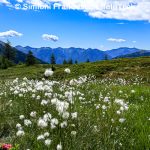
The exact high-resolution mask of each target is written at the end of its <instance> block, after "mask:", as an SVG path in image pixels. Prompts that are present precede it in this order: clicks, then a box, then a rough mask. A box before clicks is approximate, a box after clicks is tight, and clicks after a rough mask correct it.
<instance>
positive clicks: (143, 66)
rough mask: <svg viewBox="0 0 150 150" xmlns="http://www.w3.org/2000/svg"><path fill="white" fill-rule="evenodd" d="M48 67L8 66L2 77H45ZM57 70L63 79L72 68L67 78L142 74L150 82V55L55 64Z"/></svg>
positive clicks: (116, 76) (57, 74)
mask: <svg viewBox="0 0 150 150" xmlns="http://www.w3.org/2000/svg"><path fill="white" fill-rule="evenodd" d="M46 68H51V65H46V64H45V65H40V64H39V65H35V66H32V67H26V66H24V65H18V66H16V67H12V68H8V69H7V70H0V79H14V78H16V77H19V78H23V77H25V76H26V77H28V78H31V79H32V78H36V79H41V78H43V77H44V76H43V74H44V71H45V69H46ZM55 68H56V71H55V73H54V76H53V78H55V79H63V78H65V77H66V74H65V73H64V69H65V68H70V69H71V72H72V73H71V74H70V75H68V76H67V78H74V77H78V76H82V75H88V74H93V75H95V76H96V77H97V78H105V77H111V78H118V77H123V78H130V77H133V76H136V75H139V76H142V77H143V80H146V81H147V82H150V79H149V77H150V57H143V58H133V59H128V58H123V59H116V60H108V61H101V62H95V63H83V64H78V65H55Z"/></svg>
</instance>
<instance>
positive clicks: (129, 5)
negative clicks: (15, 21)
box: [0, 0, 150, 21]
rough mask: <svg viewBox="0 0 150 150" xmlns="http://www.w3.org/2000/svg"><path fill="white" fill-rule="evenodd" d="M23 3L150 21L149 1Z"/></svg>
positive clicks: (46, 0) (42, 0) (35, 0)
mask: <svg viewBox="0 0 150 150" xmlns="http://www.w3.org/2000/svg"><path fill="white" fill-rule="evenodd" d="M0 1H6V0H0ZM18 1H20V2H21V0H18ZM23 3H27V4H32V5H36V6H41V7H47V6H50V4H52V3H57V4H58V3H59V4H61V6H62V7H63V8H64V9H71V10H79V11H83V12H85V13H87V14H88V15H89V16H91V17H95V18H109V19H118V20H147V21H150V9H149V8H150V1H149V0H121V1H120V0H24V1H23Z"/></svg>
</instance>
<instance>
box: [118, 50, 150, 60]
mask: <svg viewBox="0 0 150 150" xmlns="http://www.w3.org/2000/svg"><path fill="white" fill-rule="evenodd" d="M142 56H150V51H145V50H141V51H139V52H135V53H132V54H127V55H122V56H118V57H116V58H134V57H142Z"/></svg>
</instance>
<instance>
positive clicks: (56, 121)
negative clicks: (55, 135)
mask: <svg viewBox="0 0 150 150" xmlns="http://www.w3.org/2000/svg"><path fill="white" fill-rule="evenodd" d="M51 123H52V124H54V125H58V123H59V122H58V119H57V118H53V119H51Z"/></svg>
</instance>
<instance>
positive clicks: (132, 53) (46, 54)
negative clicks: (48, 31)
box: [0, 41, 150, 64]
mask: <svg viewBox="0 0 150 150" xmlns="http://www.w3.org/2000/svg"><path fill="white" fill-rule="evenodd" d="M4 44H5V43H4V42H2V41H0V54H1V53H2V49H3V47H4ZM14 49H15V51H16V54H17V62H19V61H22V62H24V61H25V58H26V54H27V53H28V52H29V51H32V53H33V55H34V56H35V57H36V58H37V59H38V60H39V61H40V62H41V63H45V62H46V63H50V57H51V55H52V54H54V56H55V59H56V63H57V64H62V63H63V61H64V60H66V61H68V60H70V59H72V60H73V62H75V61H78V62H79V63H81V62H86V61H87V60H89V61H90V62H95V61H100V60H105V59H116V58H124V57H125V58H127V57H129V58H131V57H140V56H150V51H149V50H141V49H137V48H128V47H121V48H117V49H112V50H107V51H101V50H99V49H91V48H89V49H83V48H75V47H70V48H61V47H58V48H50V47H41V48H33V47H30V46H26V47H23V46H20V45H19V46H16V47H14Z"/></svg>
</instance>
